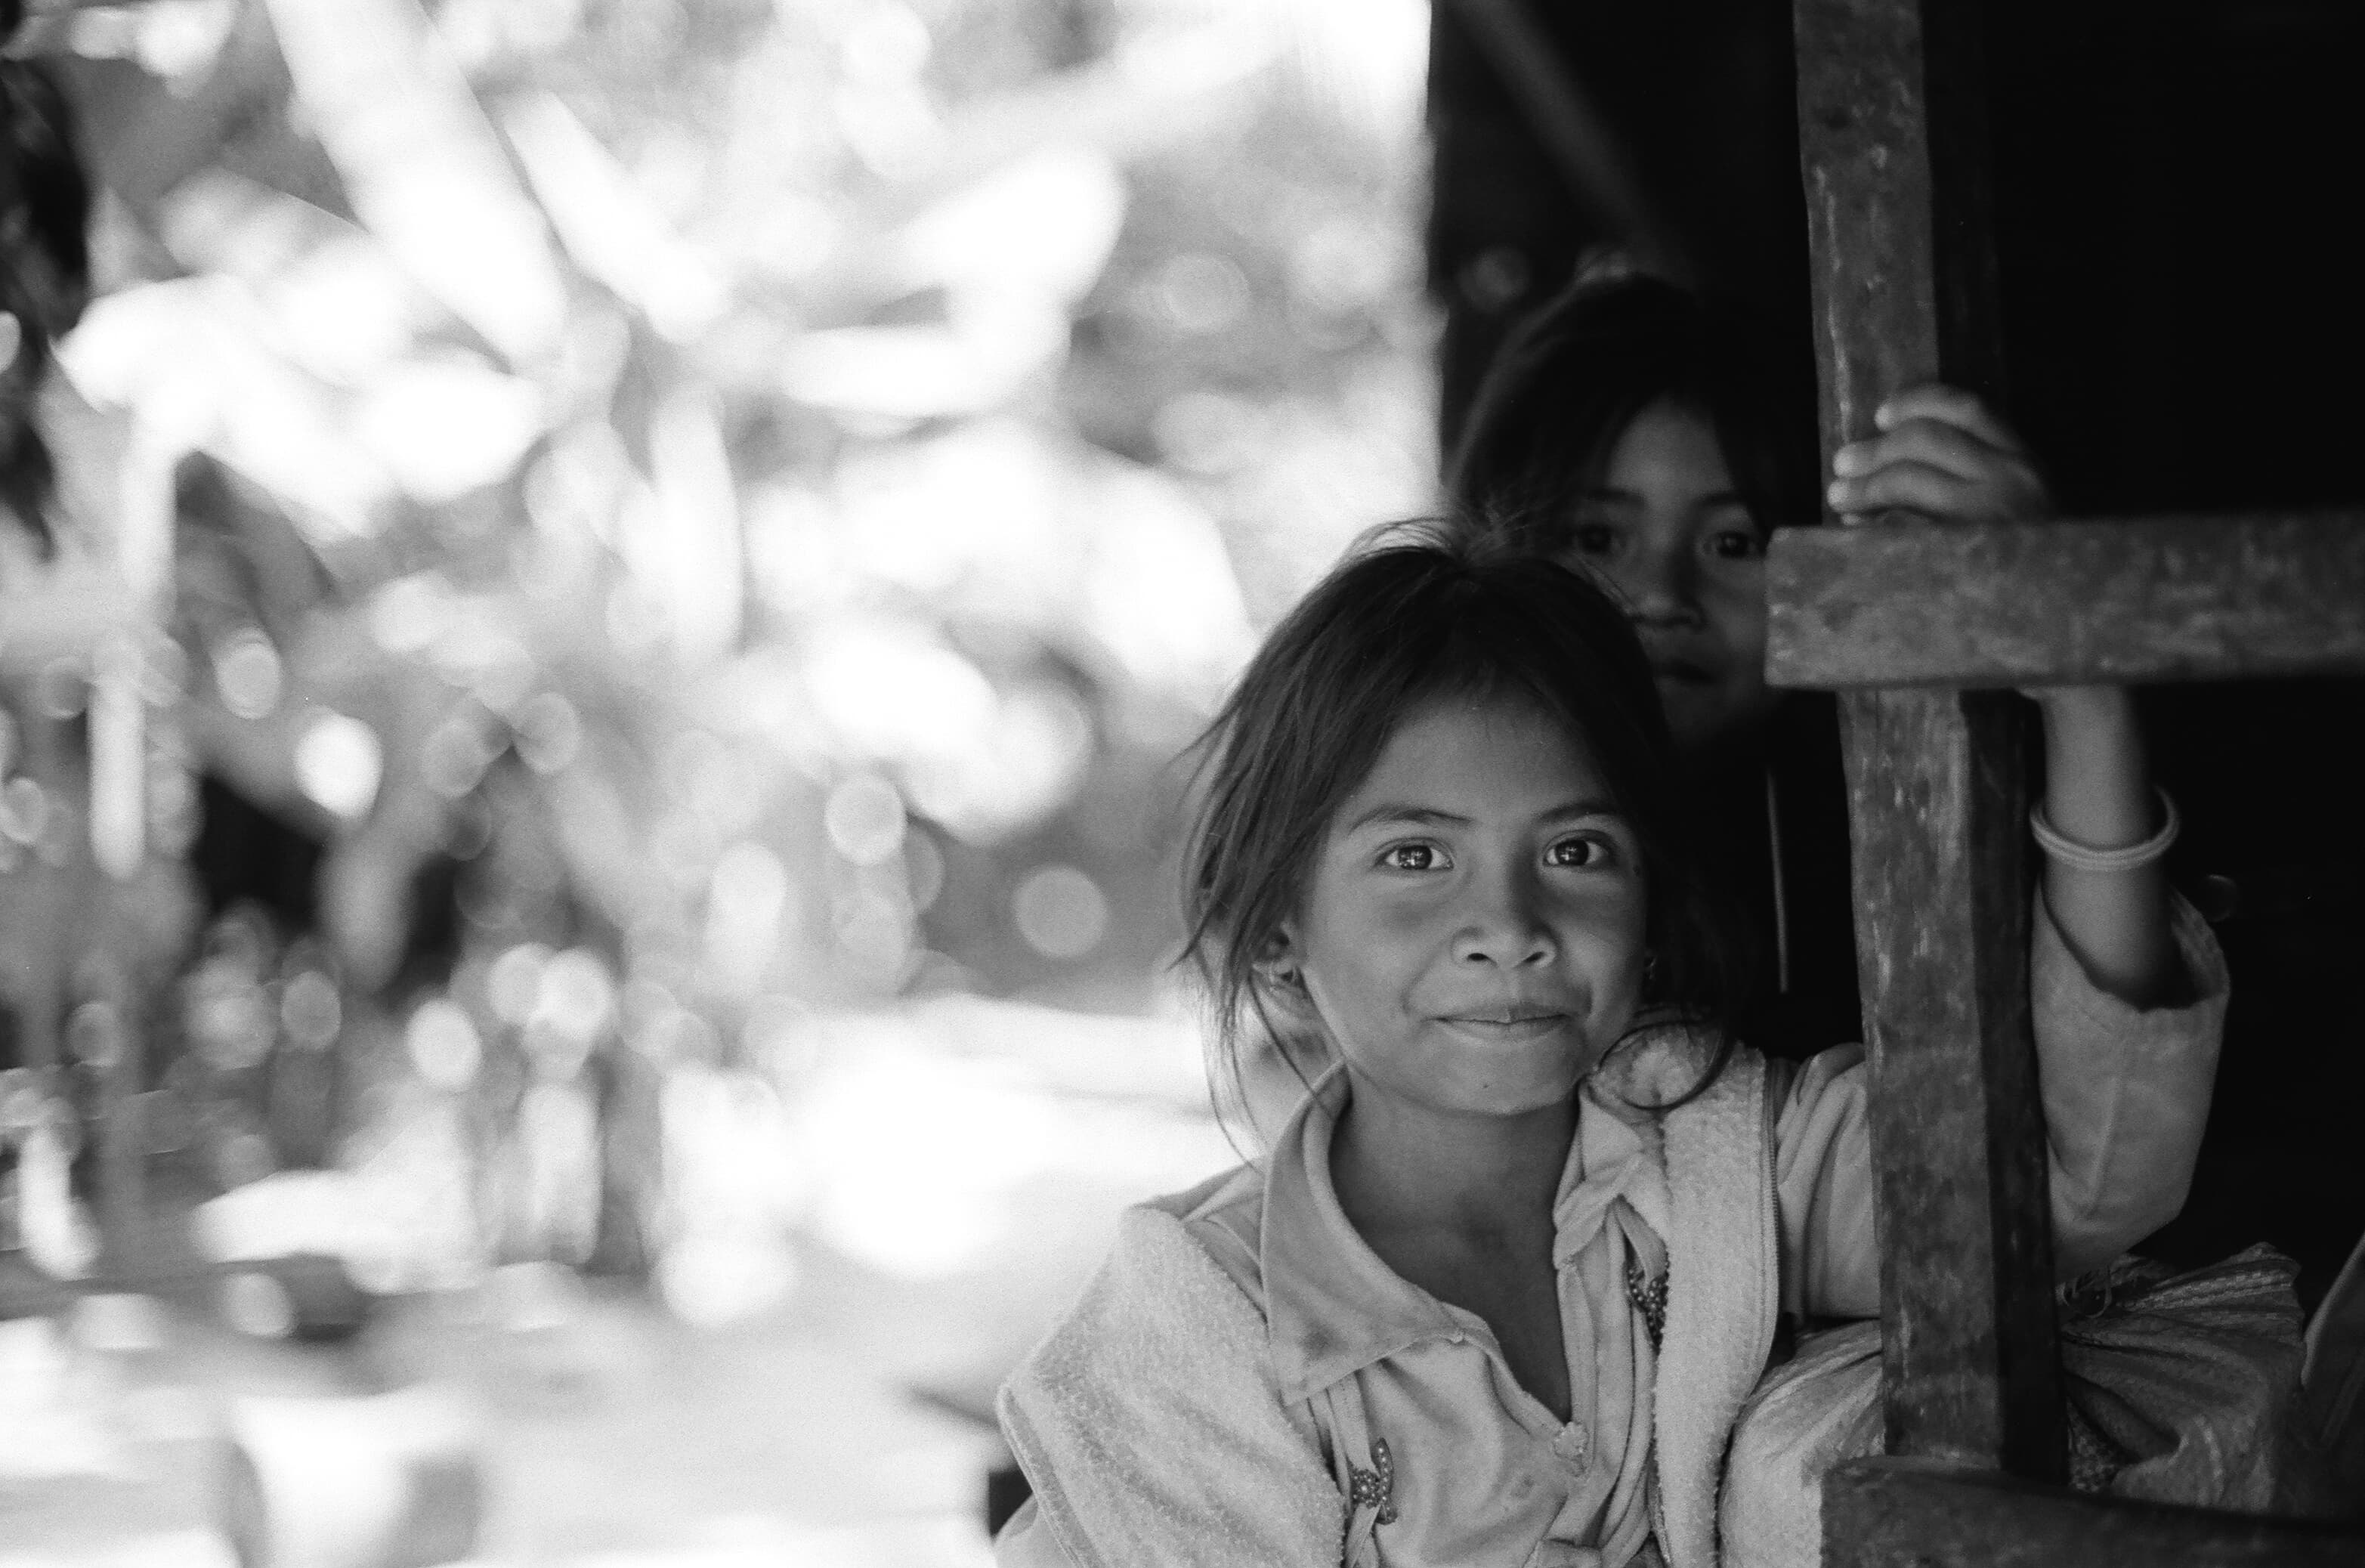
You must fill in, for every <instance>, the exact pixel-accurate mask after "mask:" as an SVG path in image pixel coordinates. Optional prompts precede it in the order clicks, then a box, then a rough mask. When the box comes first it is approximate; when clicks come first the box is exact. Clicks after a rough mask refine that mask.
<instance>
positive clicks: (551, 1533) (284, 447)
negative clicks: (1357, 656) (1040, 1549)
mask: <svg viewBox="0 0 2365 1568" xmlns="http://www.w3.org/2000/svg"><path fill="white" fill-rule="evenodd" d="M1428 37H1429V12H1428V6H1427V5H1426V4H1425V0H1286V3H1272V0H1262V3H1252V0H430V3H426V4H422V3H421V0H146V3H143V4H137V5H131V6H105V5H98V6H91V5H84V6H68V7H53V8H42V7H35V8H34V9H33V14H32V15H31V16H30V17H28V18H27V19H26V20H25V21H24V23H23V26H22V27H21V28H19V29H18V31H17V36H16V41H15V43H14V45H13V46H12V48H11V49H10V50H9V52H10V54H11V56H12V57H13V58H14V60H15V61H17V62H33V63H31V64H30V65H29V66H28V65H24V64H10V65H9V66H7V67H6V70H8V71H10V72H14V73H16V74H14V75H12V76H10V77H9V78H8V84H9V87H10V90H11V94H12V99H13V100H14V102H15V103H16V104H17V106H19V111H20V112H19V118H20V119H22V118H24V116H25V114H26V113H28V112H29V111H28V110H26V109H24V106H27V105H35V106H47V105H48V104H49V102H50V100H49V97H48V96H46V95H45V93H46V90H47V88H48V87H50V86H54V88H55V89H56V90H57V91H56V93H55V97H56V98H57V99H58V100H60V102H59V105H58V106H56V107H55V111H54V114H53V115H52V118H55V119H56V120H57V122H58V123H59V124H61V125H63V126H64V127H65V128H66V129H65V135H66V138H67V141H66V145H68V146H69V147H71V148H73V156H72V157H70V158H67V159H65V160H63V161H62V166H63V167H65V168H66V169H68V170H71V169H72V168H73V166H74V165H78V166H79V172H80V174H81V177H82V178H83V179H84V181H86V184H87V186H88V198H89V209H88V210H89V220H88V224H87V230H86V232H87V253H86V258H73V257H71V256H68V257H64V258H62V259H61V257H60V255H59V253H58V252H61V250H71V246H66V245H62V242H61V241H58V239H57V237H56V236H55V235H54V234H52V235H50V237H49V239H48V241H46V242H45V241H44V237H43V235H42V234H41V233H39V232H36V233H33V234H31V235H29V236H28V234H27V233H26V232H25V226H24V225H22V224H19V225H17V227H16V228H15V229H13V230H11V231H10V232H9V233H8V234H6V235H5V236H0V243H5V244H6V245H9V246H13V247H15V252H14V253H13V256H12V261H11V266H12V268H13V271H14V273H15V274H16V279H15V282H14V283H13V284H12V287H13V288H15V289H16V291H17V295H18V296H20V297H18V298H14V299H12V301H11V308H13V309H14V310H15V311H16V313H17V315H18V316H19V317H20V318H22V319H23V320H24V321H25V323H26V330H25V332H24V334H23V338H24V342H23V345H22V346H21V347H20V349H19V350H18V352H17V358H16V363H15V364H14V366H12V367H11V369H10V371H9V380H8V385H7V386H6V388H5V389H0V398H10V399H13V402H12V403H11V405H10V407H9V409H7V410H6V418H7V421H8V424H9V431H8V432H7V433H10V434H12V435H17V434H22V435H24V436H25V437H26V439H27V440H28V441H30V442H34V443H37V444H38V446H39V449H40V450H42V451H43V452H45V454H46V455H47V459H48V465H49V468H50V471H51V473H52V475H53V477H54V487H53V488H54V493H53V494H52V495H50V497H49V498H48V499H47V500H46V501H44V502H43V503H41V504H39V505H37V506H34V507H31V508H19V509H18V510H19V511H21V512H25V513H27V514H28V515H27V516H26V517H25V518H22V519H20V522H21V526H16V525H12V526H11V527H9V528H8V529H7V530H6V533H7V537H6V539H5V540H0V705H5V714H0V777H5V784H0V1003H5V1006H0V1564H7V1565H8V1568H25V1565H29V1564H35V1563H39V1564H49V1563H101V1562H104V1563H134V1562H136V1563H140V1564H154V1565H157V1568H163V1565H166V1564H173V1565H180V1564H187V1565H190V1568H197V1565H205V1568H214V1565H217V1564H221V1563H226V1562H231V1561H233V1560H234V1558H235V1560H241V1561H245V1562H250V1563H252V1562H265V1561H270V1562H280V1563H282V1564H293V1565H301V1564H308V1563H327V1562H337V1563H345V1562H351V1563H353V1564H355V1565H356V1568H359V1565H361V1564H364V1563H372V1564H374V1563H378V1562H439V1561H444V1560H447V1559H448V1558H451V1557H454V1556H460V1557H467V1558H476V1559H482V1560H486V1561H498V1562H517V1563H528V1562H590V1561H595V1560H596V1561H600V1562H611V1561H612V1562H623V1561H628V1560H631V1561H648V1562H677V1561H679V1562H689V1561H692V1560H695V1561H698V1562H726V1561H727V1562H739V1561H747V1562H757V1561H760V1562H817V1563H834V1562H863V1563H868V1562H898V1563H905V1564H927V1563H936V1562H943V1563H975V1562H983V1561H986V1560H987V1558H988V1552H987V1548H986V1535H985V1530H984V1521H985V1517H986V1515H985V1506H986V1490H987V1477H988V1475H989V1473H991V1472H992V1469H993V1468H994V1466H995V1465H996V1464H997V1463H999V1462H1001V1457H1002V1456H1001V1454H1000V1451H999V1448H998V1441H997V1439H995V1438H994V1437H993V1436H992V1428H991V1424H990V1423H991V1416H990V1401H991V1394H992V1388H993V1385H994V1384H995V1383H996V1382H997V1381H998V1380H999V1379H1000V1378H1001V1376H1002V1375H1003V1373H1004V1372H1006V1371H1007V1370H1008V1368H1009V1367H1010V1365H1011V1364H1012V1363H1014V1361H1015V1360H1016V1359H1017V1358H1018V1356H1019V1355H1020V1354H1022V1353H1023V1352H1024V1350H1026V1348H1027V1347H1028V1345H1029V1344H1031V1342H1032V1340H1033V1339H1034V1338H1036V1337H1037V1336H1038V1335H1039V1334H1040V1332H1041V1331H1042V1329H1043V1328H1044V1327H1046V1326H1047V1325H1048V1320H1049V1319H1050V1317H1051V1316H1053V1315H1055V1314H1056V1313H1057V1312H1058V1311H1059V1310H1060V1309H1061V1308H1062V1307H1063V1306H1064V1305H1065V1304H1066V1302H1067V1300H1068V1299H1069V1298H1070V1296H1071V1295H1072V1294H1073V1292H1074V1291H1075V1290H1076V1289H1077V1288H1078V1287H1079V1286H1080V1285H1081V1283H1082V1280H1083V1278H1084V1277H1085V1275H1086V1273H1087V1272H1088V1271H1089V1270H1090V1269H1091V1267H1092V1266H1093V1264H1094V1263H1096V1262H1097V1260H1098V1259H1099V1257H1100V1256H1101V1255H1102V1253H1103V1252H1104V1249H1105V1246H1106V1241H1107V1238H1108V1237H1109V1235H1110V1234H1111V1233H1112V1231H1113V1227H1114V1221H1115V1213H1116V1211H1117V1209H1118V1208H1119V1207H1120V1206H1121V1205H1122V1204H1125V1203H1126V1202H1129V1201H1132V1200H1134V1199H1136V1198H1138V1197H1141V1196H1145V1195H1148V1194H1149V1193H1154V1192H1158V1191H1164V1190H1171V1189H1172V1188H1175V1187H1178V1186H1182V1185H1185V1184H1188V1183H1190V1182H1194V1181H1196V1180H1198V1179H1199V1178H1201V1177H1202V1176H1204V1175H1206V1174H1208V1173H1211V1172H1213V1171H1214V1170H1218V1169H1220V1168H1222V1167H1223V1166H1225V1165H1227V1164H1228V1163H1230V1162H1231V1161H1232V1160H1234V1159H1237V1158H1238V1156H1237V1155H1236V1154H1235V1152H1234V1151H1233V1149H1232V1148H1231V1147H1230V1146H1229V1144H1228V1143H1227V1141H1226V1138H1225V1137H1224V1135H1223V1134H1222V1133H1221V1132H1220V1131H1219V1130H1218V1129H1217V1128H1216V1125H1215V1123H1214V1121H1213V1119H1212V1117H1211V1115H1210V1114H1209V1113H1208V1111H1207V1109H1206V1100H1205V1091H1204V1088H1203V1082H1202V1075H1201V1071H1200V1065H1199V1055H1198V1046H1197V1037H1196V1035H1195V1032H1194V1028H1193V1025H1192V1022H1191V1018H1190V1014H1189V1011H1188V1007H1187V1004H1186V1002H1185V1001H1184V1000H1183V997H1182V996H1181V995H1180V994H1179V992H1178V991H1177V988H1176V986H1175V984H1174V982H1173V980H1172V979H1171V976H1170V975H1169V973H1168V971H1167V969H1166V968H1165V963H1166V960H1167V959H1168V958H1169V957H1170V956H1171V951H1172V949H1173V946H1174V945H1175V941H1176V938H1177V935H1178V931H1177V927H1176V920H1175V916H1174V912H1173V911H1174V901H1173V898H1172V895H1171V864H1170V859H1171V853H1170V852H1171V840H1172V834H1173V821H1172V815H1173V813H1172V806H1173V802H1174V801H1175V800H1176V798H1177V795H1178V793H1179V790H1180V789H1181V787H1182V784H1183V778H1182V775H1181V773H1180V772H1179V771H1178V770H1177V768H1176V767H1175V766H1174V759H1175V756H1176V754H1177V752H1178V751H1179V750H1180V748H1181V747H1183V745H1185V744H1186V743H1187V742H1188V741H1189V740H1190V738H1191V737H1192V735H1193V734H1194V732H1195V731H1196V729H1197V728H1198V727H1199V726H1200V725H1201V724H1202V723H1204V722H1205V720H1206V719H1207V718H1208V717H1209V716H1210V713H1211V711H1212V705H1213V703H1214V702H1215V700H1216V699H1217V698H1218V697H1219V695H1220V693H1221V692H1222V690H1223V689H1224V687H1225V684H1226V682H1227V680H1228V678H1230V676H1231V675H1232V674H1233V673H1234V672H1235V671H1236V669H1237V667H1238V666H1239V663H1240V662H1241V661H1242V659H1243V658H1244V657H1245V655H1246V654H1247V652H1248V651H1249V649H1250V646H1251V645H1252V643H1253V639H1254V637H1255V635H1256V633H1257V632H1258V631H1259V630H1260V628H1261V627H1262V626H1263V625H1264V624H1266V623H1267V622H1269V621H1270V620H1271V619H1272V617H1273V616H1274V615H1275V614H1276V613H1277V612H1278V610H1280V608H1281V607H1283V605H1285V604H1286V603H1287V602H1288V601H1289V600H1290V599H1292V598H1293V597H1294V596H1295V594H1296V593H1297V592H1298V591H1299V590H1300V589H1301V588H1303V587H1305V586H1306V584H1307V583H1308V582H1309V581H1310V580H1311V579H1312V577H1314V576H1315V575H1317V574H1318V573H1319V571H1320V570H1321V569H1322V568H1323V567H1324V566H1327V565H1328V562H1329V561H1330V560H1331V559H1332V558H1333V557H1334V556H1335V555H1336V554H1337V553H1338V551H1339V548H1340V547H1341V545H1342V544H1344V543H1346V542H1347V541H1348V540H1349V539H1350V538H1351V537H1352V536H1353V535H1354V534H1355V533H1356V532H1360V531H1361V530H1362V529H1364V528H1366V527H1368V526H1370V525H1372V524H1373V523H1375V522H1379V521H1384V520H1387V519H1389V518H1392V517H1397V516H1402V515H1407V514H1410V513H1415V512H1418V511H1420V510H1423V509H1424V508H1426V507H1427V506H1428V505H1429V502H1430V486H1431V477H1430V476H1431V475H1432V473H1433V470H1434V467H1435V438H1434V434H1433V430H1434V426H1435V421H1436V398H1435V393H1434V389H1433V386H1432V382H1433V378H1434V372H1433V369H1432V361H1433V359H1434V343H1435V340H1436V337H1437V331H1438V327H1437V323H1436V320H1435V319H1434V317H1435V312H1434V310H1433V308H1432V307H1431V306H1430V305H1429V303H1428V302H1427V301H1426V299H1425V297H1424V296H1423V293H1422V255H1421V245H1420V236H1421V224H1422V220H1423V215H1424V213H1425V210H1426V205H1427V204H1426V196H1425V191H1426V185H1427V180H1428V166H1427V151H1426V145H1425V143H1424V141H1423V140H1422V138H1421V135H1420V118H1421V93H1422V82H1423V71H1424V67H1425V63H1426V61H1427V58H1428ZM35 73H38V75H39V81H35V80H33V76H34V74H35ZM37 100H38V104H37V102H36V101H37ZM44 112H47V110H45V111H44ZM20 140H21V138H20ZM60 162H61V161H60V160H57V159H55V158H51V159H50V162H49V163H44V162H42V156H41V152H40V149H39V148H34V149H33V150H32V151H30V152H28V151H26V150H25V149H24V148H23V147H21V146H20V148H19V150H18V151H17V172H16V174H15V175H14V176H13V177H14V178H16V179H17V180H18V181H19V182H21V185H22V186H23V189H24V191H25V193H26V203H27V205H28V207H30V208H31V209H32V210H33V211H34V213H35V225H34V226H35V228H36V229H39V227H40V224H41V223H42V221H44V220H43V219H42V218H41V212H42V210H43V209H42V206H41V204H42V203H43V202H44V201H49V202H50V207H52V208H55V207H57V205H58V203H59V202H60V201H62V200H63V198H62V197H61V196H56V194H55V192H54V191H52V190H51V189H50V187H51V186H52V185H56V184H57V183H58V181H59V180H62V178H63V177H64V176H63V175H62V174H60V173H59V170H58V168H57V167H53V166H52V165H55V164H59V163H60ZM45 181H47V182H49V184H48V185H45V184H44V183H43V182H45ZM50 227H51V228H52V229H57V228H64V229H71V227H72V225H71V224H66V225H58V224H56V223H54V222H52V223H51V224H50ZM78 260H79V261H86V266H78V265H77V264H76V263H77V261H78ZM389 1553H391V1555H389Z"/></svg>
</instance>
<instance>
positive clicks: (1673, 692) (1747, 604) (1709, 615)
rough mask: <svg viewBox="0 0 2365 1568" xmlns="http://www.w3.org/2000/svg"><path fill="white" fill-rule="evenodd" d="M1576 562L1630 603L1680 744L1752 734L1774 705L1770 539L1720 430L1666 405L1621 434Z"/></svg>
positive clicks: (1573, 538)
mask: <svg viewBox="0 0 2365 1568" xmlns="http://www.w3.org/2000/svg"><path fill="white" fill-rule="evenodd" d="M1567 540H1568V543H1567V544H1566V546H1565V547H1564V549H1563V550H1562V551H1561V552H1560V559H1561V561H1562V562H1563V564H1564V565H1566V566H1575V567H1576V568H1578V569H1579V570H1581V571H1586V572H1590V573H1592V574H1593V575H1594V577H1596V578H1597V579H1598V580H1601V581H1604V582H1606V583H1608V585H1609V586H1610V587H1611V588H1613V589H1615V590H1616V591H1617V592H1618V593H1619V594H1620V596H1621V597H1622V598H1623V599H1625V601H1626V603H1627V605H1628V607H1629V610H1630V611H1631V614H1632V616H1633V618H1634V629H1635V630H1636V631H1637V632H1639V633H1641V634H1642V648H1643V651H1644V652H1645V653H1647V654H1648V655H1650V659H1651V673H1652V675H1653V677H1654V678H1656V680H1657V683H1658V688H1659V700H1660V701H1661V703H1662V704H1663V705H1664V707H1665V709H1666V713H1667V727H1668V728H1669V729H1670V730H1671V731H1672V732H1673V733H1674V735H1675V741H1676V746H1677V747H1678V748H1679V749H1680V750H1682V751H1684V752H1687V753H1691V754H1694V755H1697V754H1698V753H1701V752H1704V751H1709V750H1713V749H1715V748H1716V747H1718V746H1719V745H1721V744H1724V743H1727V742H1730V741H1733V740H1738V739H1741V738H1743V737H1745V736H1746V735H1747V734H1750V733H1751V732H1752V731H1753V730H1754V729H1755V728H1756V726H1757V725H1758V724H1759V723H1760V722H1762V721H1763V720H1764V719H1765V715H1766V713H1767V711H1769V710H1770V709H1771V708H1772V706H1773V700H1774V699H1773V694H1772V692H1771V691H1769V690H1768V689H1767V688H1766V685H1765V535H1764V533H1763V532H1762V531H1761V530H1760V529H1759V528H1758V526H1757V522H1756V520H1755V519H1754V518H1752V517H1751V516H1750V515H1749V509H1748V507H1747V506H1746V505H1745V504H1744V503H1743V500H1742V498H1741V496H1740V493H1739V492H1738V490H1736V489H1735V487H1734V486H1733V483H1732V475H1731V474H1730V473H1728V472H1727V471H1726V469H1725V465H1724V452H1723V450H1722V448H1721V446H1719V444H1718V442H1717V439H1716V431H1715V428H1714V427H1713V426H1711V425H1710V424H1709V421H1708V420H1706V419H1704V418H1703V417H1701V416H1700V415H1698V414H1697V413H1694V412H1692V411H1691V410H1690V409H1687V408H1685V407H1683V406H1682V405H1681V404H1677V403H1672V402H1666V401H1661V402H1657V403H1653V404H1652V405H1650V406H1649V407H1648V408H1646V409H1643V410H1642V412H1641V413H1639V414H1637V415H1635V416H1634V419H1633V421H1632V422H1631V424H1629V425H1628V426H1627V427H1626V428H1625V430H1624V431H1621V432H1620V434H1619V437H1618V440H1617V442H1616V443H1615V444H1614V445H1612V446H1611V447H1610V449H1609V455H1608V462H1607V463H1605V464H1604V465H1603V466H1602V471H1601V476H1600V479H1599V481H1598V482H1597V484H1595V485H1593V486H1592V487H1589V488H1587V489H1586V491H1585V492H1584V493H1583V494H1582V495H1580V496H1579V497H1578V498H1577V501H1576V510H1575V515H1574V516H1573V518H1572V519H1571V521H1570V527H1569V531H1568V534H1567Z"/></svg>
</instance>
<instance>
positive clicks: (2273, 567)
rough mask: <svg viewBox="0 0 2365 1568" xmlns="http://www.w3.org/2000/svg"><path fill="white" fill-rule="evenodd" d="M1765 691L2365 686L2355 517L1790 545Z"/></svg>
mask: <svg viewBox="0 0 2365 1568" xmlns="http://www.w3.org/2000/svg"><path fill="white" fill-rule="evenodd" d="M1766 591H1767V598H1768V602H1769V613H1768V622H1767V627H1766V659H1765V667H1766V675H1767V678H1769V679H1771V680H1772V681H1773V682H1774V683H1775V684H1776V685H1777V686H1805V687H1817V688H1821V689H1851V688H1859V687H1871V686H1909V685H1945V686H2022V685H2031V684H2037V683H2042V682H2047V681H2079V680H2084V681H2110V682H2114V683H2124V682H2129V681H2151V680H2191V679H2205V678H2224V677H2228V676H2272V675H2301V674H2313V673H2320V672H2333V671H2352V672H2353V671H2365V512H2354V511H2343V512H2322V513H2314V514H2298V515H2290V514H2284V515H2261V516H2255V517H2174V518H2152V519H2143V520H2132V519H2131V520H2126V521H2111V520H2104V521H2090V522H2063V523H2047V524H2022V523H1993V524H1982V525H1978V526H1972V527H1962V528H1953V527H1943V528H1942V527H1937V526H1934V525H1931V524H1926V523H1925V524H1919V525H1907V526H1901V527H1885V528H1853V529H1817V528H1800V529H1785V530H1783V531H1781V532H1778V533H1777V534H1776V536H1775V539H1774V545H1773V549H1772V550H1771V552H1770V553H1769V554H1768V557H1767V567H1766Z"/></svg>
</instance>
